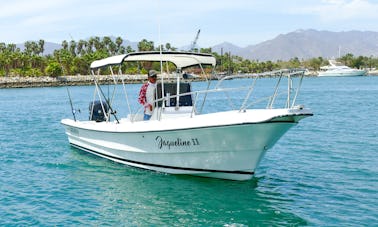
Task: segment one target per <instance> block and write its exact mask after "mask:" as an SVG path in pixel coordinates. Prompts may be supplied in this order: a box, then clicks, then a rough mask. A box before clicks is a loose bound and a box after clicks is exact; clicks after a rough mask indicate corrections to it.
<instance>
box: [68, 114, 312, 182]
mask: <svg viewBox="0 0 378 227" xmlns="http://www.w3.org/2000/svg"><path fill="white" fill-rule="evenodd" d="M309 115H312V114H310V113H309V112H306V110H302V109H297V110H295V111H293V109H291V110H287V109H278V110H274V111H273V110H256V111H249V112H247V113H239V112H237V111H233V112H223V113H215V114H205V115H198V116H194V117H186V118H185V119H183V118H175V119H166V120H165V121H164V123H163V122H161V121H157V120H152V121H149V122H148V123H147V122H144V121H141V122H130V121H127V120H123V121H121V122H120V123H119V124H117V123H114V122H101V123H96V122H94V121H85V122H79V121H73V120H70V119H64V120H62V124H63V125H64V127H65V129H66V134H67V135H68V140H69V142H70V144H71V145H73V146H74V147H77V148H79V149H82V150H84V151H87V152H90V153H93V154H95V155H99V156H101V157H104V158H107V159H110V160H113V161H115V162H119V163H123V164H126V165H130V166H134V167H139V168H143V169H149V170H154V171H159V172H164V173H170V174H190V175H197V176H204V177H214V178H222V179H231V180H248V179H251V178H252V176H253V174H254V172H255V169H256V167H257V166H258V164H259V162H260V160H261V158H262V157H263V156H264V154H265V152H266V151H267V149H269V148H271V147H272V146H273V145H274V144H275V143H276V141H277V140H278V139H279V138H280V137H281V136H282V135H283V134H284V133H285V132H286V131H287V130H289V129H290V128H291V127H292V126H293V125H295V124H296V123H297V122H298V121H299V120H300V119H302V118H304V117H306V116H309ZM249 119H254V120H253V121H251V120H249ZM256 119H259V120H257V121H256ZM183 122H185V123H183Z"/></svg>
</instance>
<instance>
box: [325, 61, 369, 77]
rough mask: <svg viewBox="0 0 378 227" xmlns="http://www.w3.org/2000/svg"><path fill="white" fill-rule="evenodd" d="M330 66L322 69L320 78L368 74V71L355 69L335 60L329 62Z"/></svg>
mask: <svg viewBox="0 0 378 227" xmlns="http://www.w3.org/2000/svg"><path fill="white" fill-rule="evenodd" d="M329 64H330V65H327V66H322V67H320V72H319V74H318V76H364V75H365V74H366V70H362V69H353V68H350V67H348V66H346V65H342V64H340V63H339V62H336V61H335V60H329Z"/></svg>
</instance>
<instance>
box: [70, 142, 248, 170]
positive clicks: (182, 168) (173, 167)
mask: <svg viewBox="0 0 378 227" xmlns="http://www.w3.org/2000/svg"><path fill="white" fill-rule="evenodd" d="M70 144H71V146H73V147H76V148H78V149H80V150H83V151H87V152H90V153H94V154H97V155H100V156H105V157H108V158H112V159H116V160H119V161H124V162H130V163H134V164H139V165H146V166H152V167H159V168H166V169H178V170H187V171H198V172H212V173H231V174H246V175H253V174H254V172H247V171H227V170H214V169H197V168H184V167H176V166H165V165H158V164H151V163H144V162H139V161H133V160H128V159H124V158H118V157H114V156H111V155H106V154H102V153H100V152H97V151H94V150H91V149H88V148H85V147H82V146H79V145H76V144H73V143H70Z"/></svg>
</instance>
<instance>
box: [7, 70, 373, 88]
mask: <svg viewBox="0 0 378 227" xmlns="http://www.w3.org/2000/svg"><path fill="white" fill-rule="evenodd" d="M307 76H311V77H312V76H316V75H315V74H310V75H307ZM367 76H378V72H375V73H368V74H367ZM96 79H97V82H98V83H99V84H108V83H113V82H114V81H113V78H112V76H110V75H105V76H103V75H102V76H98V77H96ZM213 79H216V78H213ZM122 80H123V81H124V82H125V83H127V84H140V83H144V82H146V81H147V76H146V75H122V76H117V83H122ZM167 80H168V81H174V78H173V77H171V78H168V79H167ZM203 80H204V79H203V78H200V77H198V78H191V79H186V80H183V81H203ZM79 85H93V76H91V75H76V76H59V77H48V76H42V77H22V76H12V77H0V88H28V87H61V86H79Z"/></svg>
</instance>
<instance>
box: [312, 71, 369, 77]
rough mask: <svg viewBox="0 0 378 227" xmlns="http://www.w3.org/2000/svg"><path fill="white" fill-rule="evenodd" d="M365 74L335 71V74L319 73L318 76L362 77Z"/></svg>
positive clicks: (361, 72)
mask: <svg viewBox="0 0 378 227" xmlns="http://www.w3.org/2000/svg"><path fill="white" fill-rule="evenodd" d="M365 74H366V71H365V70H357V69H356V70H350V71H335V72H332V71H330V72H328V71H326V72H320V73H319V75H318V76H320V77H328V76H334V77H348V76H364V75H365Z"/></svg>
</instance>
